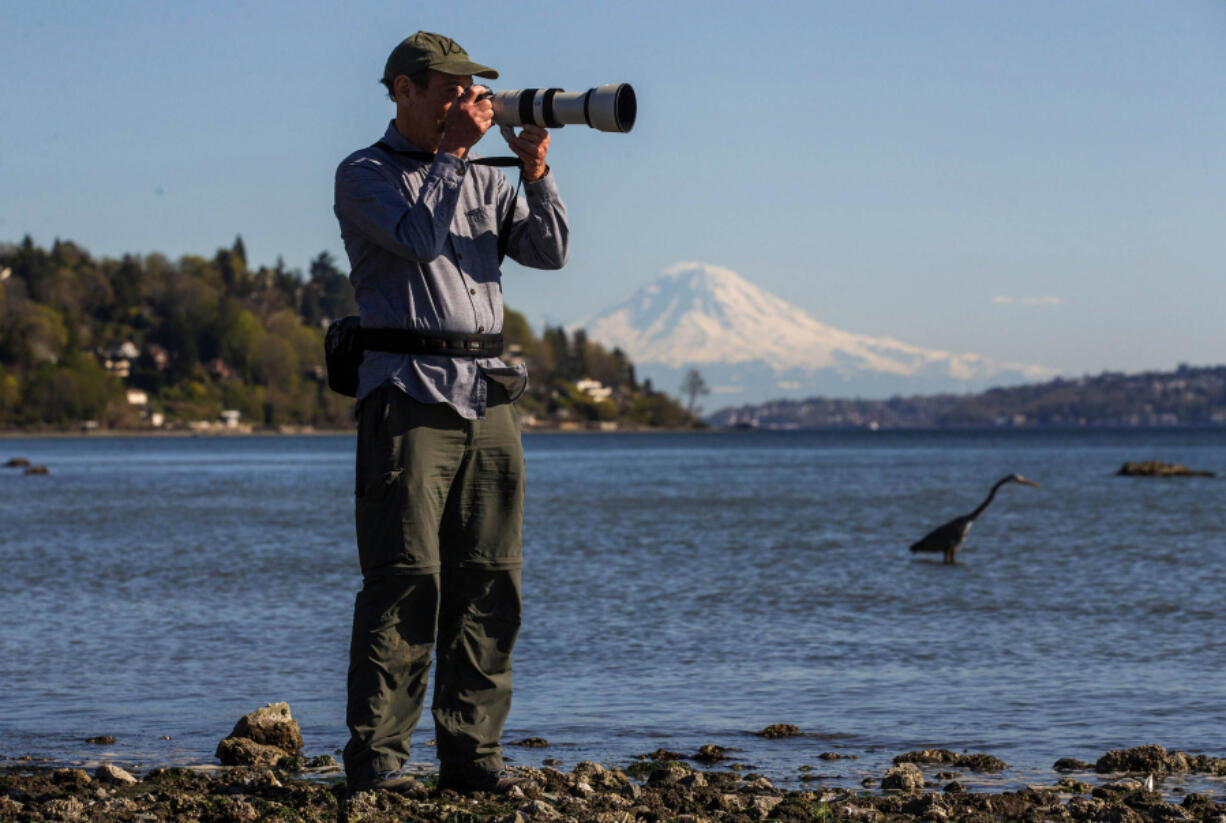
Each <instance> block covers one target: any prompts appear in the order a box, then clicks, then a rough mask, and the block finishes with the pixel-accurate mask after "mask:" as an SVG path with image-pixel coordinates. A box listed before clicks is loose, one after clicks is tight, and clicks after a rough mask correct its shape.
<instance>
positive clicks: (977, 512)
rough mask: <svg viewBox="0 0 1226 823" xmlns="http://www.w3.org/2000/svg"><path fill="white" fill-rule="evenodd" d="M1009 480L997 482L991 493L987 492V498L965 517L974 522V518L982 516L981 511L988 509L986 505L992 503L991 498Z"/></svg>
mask: <svg viewBox="0 0 1226 823" xmlns="http://www.w3.org/2000/svg"><path fill="white" fill-rule="evenodd" d="M1009 480H1010V478H1008V477H1006V478H1004V479H1003V480H999V481H997V483H996V485H995V486H993V487H992V491H990V492H988V496H987V497H986V498H984V501H983V502H982V503H980V504H979V508H977V509H975V510H974V511H973V512H971V513H970V514H968V515H967V517H968V518H970V519H971V520H974V519H975V518H976V517H978V516H979V515H981V514H983V510H984V509H986V508H987V507H988V504H989V503H991V502H992V498H994V497H995V496H996V491H997V489H999V488H1000V487H1001V486H1003V485H1005V484H1006V483H1008V482H1009Z"/></svg>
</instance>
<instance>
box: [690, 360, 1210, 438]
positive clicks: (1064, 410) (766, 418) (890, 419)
mask: <svg viewBox="0 0 1226 823" xmlns="http://www.w3.org/2000/svg"><path fill="white" fill-rule="evenodd" d="M710 420H711V422H712V423H715V424H716V425H722V426H730V425H744V426H754V427H762V428H802V429H810V428H832V427H834V428H837V427H864V426H877V427H881V428H911V427H917V428H924V427H967V426H975V427H983V426H1175V425H1221V424H1226V366H1212V367H1203V368H1198V367H1192V366H1186V365H1183V366H1180V367H1179V368H1178V369H1176V370H1175V371H1173V372H1145V373H1143V374H1131V375H1129V374H1119V373H1115V372H1104V373H1103V374H1100V375H1098V376H1096V377H1079V378H1075V379H1064V378H1057V379H1055V380H1051V381H1049V382H1046V383H1036V384H1030V385H1025V386H1014V387H1010V388H999V389H991V390H989V391H986V392H983V393H981V394H974V395H955V394H940V395H930V396H920V397H892V398H890V399H889V400H837V399H830V398H824V397H814V398H811V399H808V400H779V401H775V402H771V403H764V404H762V405H758V406H742V407H740V408H735V409H723V410H721V411H719V412H716V413H715V414H714V415H712V416H711V418H710Z"/></svg>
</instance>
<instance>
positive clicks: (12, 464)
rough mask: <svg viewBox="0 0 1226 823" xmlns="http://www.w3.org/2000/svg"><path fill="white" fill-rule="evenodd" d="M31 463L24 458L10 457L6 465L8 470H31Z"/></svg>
mask: <svg viewBox="0 0 1226 823" xmlns="http://www.w3.org/2000/svg"><path fill="white" fill-rule="evenodd" d="M29 466H30V461H29V460H27V459H26V458H24V457H10V458H9V459H8V460H7V461H5V463H4V467H5V468H6V469H25V468H29Z"/></svg>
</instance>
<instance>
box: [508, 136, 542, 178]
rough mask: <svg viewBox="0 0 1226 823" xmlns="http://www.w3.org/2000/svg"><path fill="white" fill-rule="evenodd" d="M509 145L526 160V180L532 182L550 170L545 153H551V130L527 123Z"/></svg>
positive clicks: (509, 141) (520, 157) (521, 158)
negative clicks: (546, 163)
mask: <svg viewBox="0 0 1226 823" xmlns="http://www.w3.org/2000/svg"><path fill="white" fill-rule="evenodd" d="M507 145H508V146H510V147H511V151H513V152H515V153H516V154H517V155H519V159H520V160H523V161H524V180H527V181H528V182H529V183H531V182H532V181H533V180H540V179H541V178H542V177H544V176H545V172H547V171H548V170H549V167H548V166H547V165H545V155H546V154H548V153H549V132H547V131H545V130H544V129H542V128H541V127H540V126H532V125H527V126H524V127H523V129H522V130H521V131H520V132H519V134H518V135H516V136H515V137H513V138H511V139H510V140H508V141H507Z"/></svg>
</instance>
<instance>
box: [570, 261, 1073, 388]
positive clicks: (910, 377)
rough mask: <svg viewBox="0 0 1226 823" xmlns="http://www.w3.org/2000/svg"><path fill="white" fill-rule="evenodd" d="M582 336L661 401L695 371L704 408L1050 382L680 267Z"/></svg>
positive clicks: (1022, 368)
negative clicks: (703, 389) (847, 324)
mask: <svg viewBox="0 0 1226 823" xmlns="http://www.w3.org/2000/svg"><path fill="white" fill-rule="evenodd" d="M579 327H581V328H584V329H585V330H586V331H587V334H588V337H589V338H590V339H592V340H595V341H598V342H600V343H603V344H605V345H606V346H607V347H610V348H612V347H614V346H616V347H619V348H621V349H622V350H623V351H625V352H626V353H627V354H628V355H629V356H630V358H631V360H633V361H634V363H635V365H636V366H637V367H638V369H639V374H640V376H641V377H650V378H651V379H652V381H653V383H654V384H655V386H656V387H657V388H659V389H662V390H664V391H668V392H670V393H674V394H675V393H676V392H677V386H678V385H680V379H681V376H682V375H683V374H684V372H685V371H686V370H687V369H689V368H697V369H698V370H699V371H700V373H701V374H702V375H703V378H704V379H705V381H706V383H707V384H708V385H709V386H710V387H711V389H712V391H713V393H714V394H715V395H716V396H715V397H712V398H710V399H709V401H708V403H707V405H708V407H713V406H717V405H730V404H733V403H753V402H761V401H765V400H768V399H774V398H783V397H808V396H813V395H819V394H820V395H827V396H849V395H858V396H862V397H881V396H886V395H891V394H911V393H931V392H940V391H975V390H979V389H983V388H986V387H988V386H989V385H1005V384H1009V383H1020V382H1027V381H1033V380H1040V379H1043V378H1047V377H1051V376H1054V374H1055V371H1054V370H1051V369H1046V368H1043V367H1041V366H1033V365H1021V364H1017V363H999V362H994V361H992V360H989V359H988V358H986V357H982V356H980V355H977V354H953V353H950V352H944V351H937V350H934V349H925V348H921V347H919V346H913V345H910V344H907V343H902V342H899V341H897V340H892V339H890V338H888V337H886V338H878V337H869V336H867V335H863V334H855V333H852V332H845V331H842V330H840V329H836V328H834V327H833V326H828V325H826V324H825V323H821V322H819V321H817V320H816V319H814V318H813V317H811V316H810V315H808V314H806V313H805V312H804V311H802V310H801V309H799V308H797V307H796V306H793V305H791V304H789V303H787V302H785V301H783V300H781V299H779V298H778V297H776V296H774V295H773V294H770V293H769V292H766V291H764V290H763V289H760V288H758V287H757V286H755V285H753V284H752V283H750V282H749V281H747V280H745V278H743V277H741V276H740V275H739V274H737V273H736V272H734V271H732V270H731V269H728V268H724V267H722V266H713V265H709V264H706V263H677V264H676V265H674V266H672V267H670V268H668V269H666V270H665V271H664V272H663V273H662V274H661V275H660V277H659V278H658V279H656V280H654V281H653V282H651V283H649V284H648V285H646V286H644V287H642V288H641V289H639V290H638V291H637V292H635V293H634V295H632V296H631V297H630V299H629V300H627V301H626V302H624V303H622V304H621V305H618V306H614V307H613V308H611V309H608V310H606V311H604V312H601V313H600V314H597V315H595V316H594V317H591V318H589V319H587V320H586V321H584V322H582V323H577V324H575V328H579ZM721 395H723V396H722V397H721Z"/></svg>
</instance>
